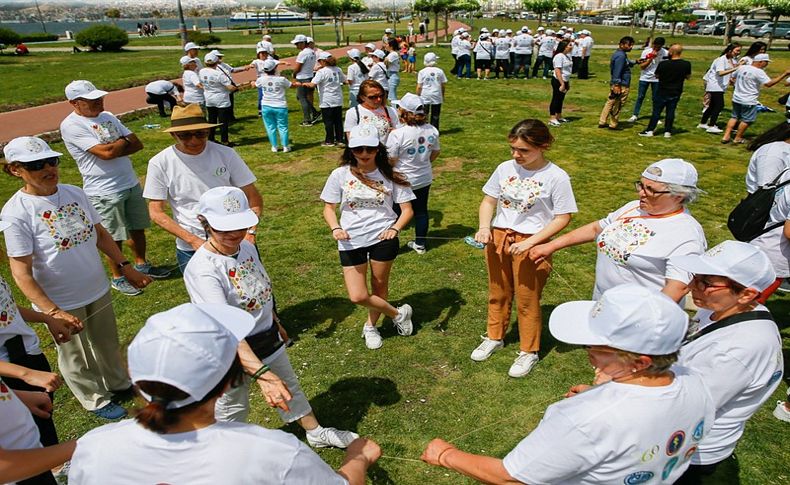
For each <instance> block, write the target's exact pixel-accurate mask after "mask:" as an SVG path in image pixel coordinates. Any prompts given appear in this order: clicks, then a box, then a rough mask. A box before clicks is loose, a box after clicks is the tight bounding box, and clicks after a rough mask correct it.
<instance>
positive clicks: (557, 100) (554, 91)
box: [549, 77, 570, 116]
mask: <svg viewBox="0 0 790 485" xmlns="http://www.w3.org/2000/svg"><path fill="white" fill-rule="evenodd" d="M560 87H561V84H560V82H559V81H557V79H556V78H554V77H552V78H551V103H550V104H549V114H550V115H552V116H554V115H556V114H561V113H562V103H564V102H565V93H563V92H562V91H560ZM565 87H566V88H569V87H570V83H569V82H567V81H566V82H565Z"/></svg>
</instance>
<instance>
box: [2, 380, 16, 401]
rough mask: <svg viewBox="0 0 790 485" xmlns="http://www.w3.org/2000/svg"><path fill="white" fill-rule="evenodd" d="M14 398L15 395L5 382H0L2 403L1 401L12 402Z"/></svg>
mask: <svg viewBox="0 0 790 485" xmlns="http://www.w3.org/2000/svg"><path fill="white" fill-rule="evenodd" d="M13 398H14V395H13V394H11V391H10V390H9V389H8V387H7V386H6V385H5V382H3V381H0V402H1V401H10V400H11V399H13Z"/></svg>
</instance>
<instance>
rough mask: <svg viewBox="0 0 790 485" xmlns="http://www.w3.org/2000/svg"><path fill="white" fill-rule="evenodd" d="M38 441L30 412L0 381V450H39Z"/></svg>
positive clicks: (39, 444)
mask: <svg viewBox="0 0 790 485" xmlns="http://www.w3.org/2000/svg"><path fill="white" fill-rule="evenodd" d="M40 439H41V438H40V435H39V433H38V428H37V427H36V423H35V422H34V421H33V415H32V414H30V410H29V409H28V408H27V406H25V404H24V403H23V402H22V401H20V400H19V397H17V395H16V394H15V393H14V391H13V390H11V389H10V388H9V387H8V386H6V384H5V383H4V382H3V380H2V379H0V449H3V450H30V449H34V448H41V442H40V441H39V440H40Z"/></svg>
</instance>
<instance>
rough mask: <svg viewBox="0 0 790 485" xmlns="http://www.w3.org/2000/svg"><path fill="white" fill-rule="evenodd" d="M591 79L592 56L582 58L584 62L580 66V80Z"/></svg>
mask: <svg viewBox="0 0 790 485" xmlns="http://www.w3.org/2000/svg"><path fill="white" fill-rule="evenodd" d="M589 77H590V56H587V57H582V62H581V64H579V79H588V78H589Z"/></svg>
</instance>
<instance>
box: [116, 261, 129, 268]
mask: <svg viewBox="0 0 790 485" xmlns="http://www.w3.org/2000/svg"><path fill="white" fill-rule="evenodd" d="M130 264H132V263H130V262H129V260H128V259H127V260H124V261H121V262H120V263H118V269H123V267H124V266H129V265H130Z"/></svg>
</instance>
